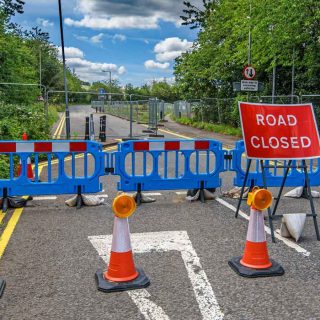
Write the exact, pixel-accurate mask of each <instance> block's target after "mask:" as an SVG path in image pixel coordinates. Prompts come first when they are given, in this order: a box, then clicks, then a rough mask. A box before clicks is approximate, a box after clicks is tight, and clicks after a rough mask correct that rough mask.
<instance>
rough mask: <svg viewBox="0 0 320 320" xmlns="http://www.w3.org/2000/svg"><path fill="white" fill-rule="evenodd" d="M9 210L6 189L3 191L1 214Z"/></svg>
mask: <svg viewBox="0 0 320 320" xmlns="http://www.w3.org/2000/svg"><path fill="white" fill-rule="evenodd" d="M8 208H9V198H8V190H7V188H4V189H3V199H2V212H7V210H8Z"/></svg>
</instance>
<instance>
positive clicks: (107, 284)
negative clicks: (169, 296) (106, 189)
mask: <svg viewBox="0 0 320 320" xmlns="http://www.w3.org/2000/svg"><path fill="white" fill-rule="evenodd" d="M112 209H113V211H114V213H115V218H114V226H113V237H112V246H111V255H110V261H109V266H108V269H107V271H105V272H102V271H101V270H98V271H97V272H96V279H97V283H98V290H100V291H104V292H115V291H125V290H131V289H139V288H146V287H147V286H149V284H150V281H149V279H148V278H147V276H146V275H145V273H144V272H143V270H142V269H140V268H136V267H135V264H134V260H133V253H132V247H131V240H130V230H129V221H128V217H129V216H131V215H132V213H133V212H134V211H135V209H136V203H135V201H134V199H133V198H132V197H130V196H128V195H126V194H121V195H119V196H117V197H116V198H115V200H114V202H113V206H112Z"/></svg>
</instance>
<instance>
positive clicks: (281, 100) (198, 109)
mask: <svg viewBox="0 0 320 320" xmlns="http://www.w3.org/2000/svg"><path fill="white" fill-rule="evenodd" d="M238 99H239V98H226V99H220V98H205V99H194V100H179V101H175V102H174V104H173V108H172V109H171V113H172V114H173V115H174V117H175V118H188V119H192V120H193V121H195V122H208V123H217V124H225V125H230V126H233V127H240V118H239V111H238ZM246 101H248V102H259V103H275V104H297V103H308V102H310V103H312V104H313V107H314V109H315V114H316V117H317V119H318V120H320V95H301V96H297V95H293V96H291V95H290V96H248V97H247V99H246Z"/></svg>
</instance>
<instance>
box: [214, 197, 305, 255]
mask: <svg viewBox="0 0 320 320" xmlns="http://www.w3.org/2000/svg"><path fill="white" fill-rule="evenodd" d="M215 200H216V201H218V202H219V203H221V204H222V205H224V206H225V207H227V208H229V209H230V210H232V211H233V212H236V211H237V208H236V207H234V206H233V205H232V204H230V203H228V202H227V201H224V200H223V199H221V198H219V197H217V198H216V199H215ZM239 215H240V216H241V217H242V218H244V219H246V220H249V216H248V215H247V214H246V213H244V212H243V211H241V210H239ZM264 230H265V231H266V233H268V234H271V230H270V228H269V227H267V226H264ZM274 236H275V237H276V238H277V239H278V240H281V241H282V242H283V243H284V244H285V245H287V246H288V247H290V248H292V249H294V250H296V251H297V252H299V253H301V254H303V255H304V256H306V257H308V256H309V255H310V252H309V251H307V250H306V249H304V248H302V247H301V246H299V245H298V244H297V243H295V242H293V241H291V240H289V239H287V238H285V237H282V236H281V235H280V234H279V233H277V232H275V233H274Z"/></svg>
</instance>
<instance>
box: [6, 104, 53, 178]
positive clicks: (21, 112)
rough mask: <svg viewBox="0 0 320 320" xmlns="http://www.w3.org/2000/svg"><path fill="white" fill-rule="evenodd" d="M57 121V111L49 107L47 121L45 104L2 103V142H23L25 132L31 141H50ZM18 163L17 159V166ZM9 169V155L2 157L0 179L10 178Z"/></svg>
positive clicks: (15, 159) (15, 161) (15, 160)
mask: <svg viewBox="0 0 320 320" xmlns="http://www.w3.org/2000/svg"><path fill="white" fill-rule="evenodd" d="M57 119H58V113H57V111H56V110H55V108H52V107H49V109H48V121H47V120H46V117H45V113H44V106H43V103H39V104H35V105H31V106H27V105H13V104H5V103H4V102H0V140H21V138H22V134H23V133H24V132H26V133H27V135H28V139H29V140H46V139H49V138H50V128H51V126H52V125H53V123H55V122H56V121H57ZM18 161H19V160H18V159H17V157H15V158H14V163H15V165H16V166H17V164H18ZM9 168H10V162H9V157H8V155H3V154H2V155H0V179H6V178H8V177H9Z"/></svg>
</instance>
